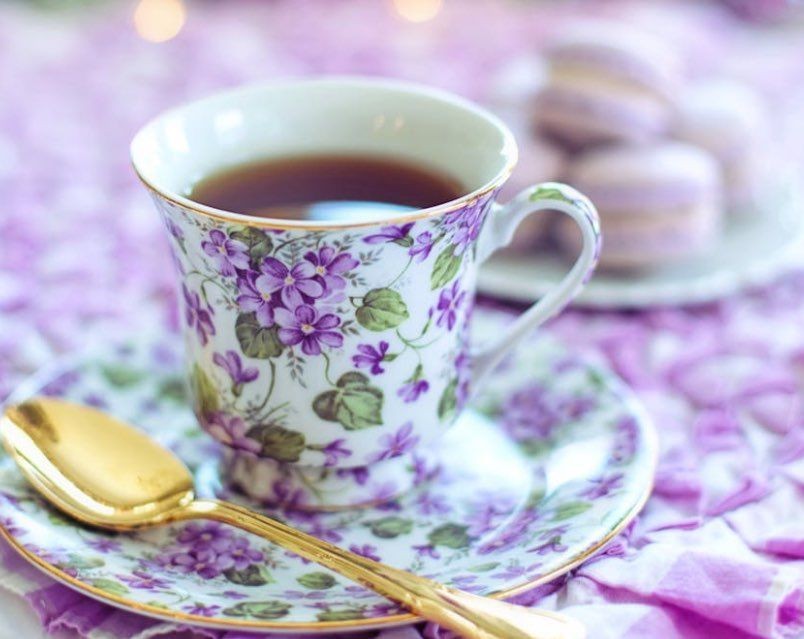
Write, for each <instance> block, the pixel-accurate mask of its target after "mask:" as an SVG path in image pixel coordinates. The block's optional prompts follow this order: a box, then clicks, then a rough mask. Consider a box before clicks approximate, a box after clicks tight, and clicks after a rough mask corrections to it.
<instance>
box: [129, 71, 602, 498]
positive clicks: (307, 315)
mask: <svg viewBox="0 0 804 639" xmlns="http://www.w3.org/2000/svg"><path fill="white" fill-rule="evenodd" d="M131 149H132V160H133V164H134V167H135V169H136V171H137V173H138V174H139V176H140V178H141V180H142V181H143V182H144V184H145V185H146V187H148V189H149V190H150V191H151V194H152V196H153V199H154V202H155V203H156V206H157V208H158V209H159V211H160V213H161V214H162V216H163V218H164V221H165V223H166V226H167V229H168V232H169V234H170V241H171V246H172V250H173V253H174V256H175V263H176V266H177V269H178V274H179V282H180V294H179V299H180V304H181V318H182V322H183V324H184V336H185V342H186V353H187V369H188V372H189V379H190V389H191V395H192V399H193V405H194V410H195V413H196V415H197V416H198V419H199V422H200V424H201V426H202V427H203V428H204V430H206V432H207V433H209V434H210V435H212V436H213V437H214V438H215V439H217V440H218V441H219V442H221V443H222V444H223V446H224V450H225V455H224V472H225V474H226V476H227V477H228V480H229V481H230V482H231V483H232V484H233V485H234V486H236V487H238V488H239V489H241V490H243V491H244V492H246V493H247V494H249V495H250V496H252V497H256V498H258V499H260V500H262V501H263V502H266V503H280V504H286V505H287V504H291V505H293V506H296V507H306V508H324V509H326V508H332V507H342V506H354V505H358V504H365V503H376V502H377V501H380V500H384V499H387V498H390V497H392V496H394V495H396V494H397V493H399V492H401V491H403V490H405V489H407V488H408V487H409V486H410V485H411V484H413V483H414V482H416V481H421V480H422V478H423V477H424V476H426V474H427V473H426V472H425V471H423V469H422V462H421V459H420V458H419V457H418V451H421V450H422V449H423V447H428V448H429V447H430V446H429V445H430V444H432V442H433V441H434V440H435V439H437V438H438V437H439V436H440V435H441V434H442V433H444V431H445V430H446V429H447V428H448V427H449V426H450V425H451V424H452V423H453V422H454V421H455V418H456V417H457V416H458V415H459V414H460V412H461V410H462V409H463V408H464V406H465V405H466V403H467V400H468V399H469V398H470V397H471V395H472V392H473V389H475V388H477V387H478V384H479V382H480V381H481V380H482V379H483V377H484V376H486V375H488V374H489V373H490V371H491V370H492V369H493V368H494V366H495V365H496V364H497V363H498V362H499V361H500V360H501V358H503V356H504V355H505V354H506V353H507V352H508V351H510V350H511V349H512V348H514V347H515V346H516V344H517V343H518V342H519V341H520V340H521V339H522V337H523V336H525V335H526V334H527V333H529V332H530V331H531V330H532V329H533V328H535V327H536V326H538V325H539V324H541V323H542V322H544V321H545V320H546V319H548V318H549V317H551V316H552V315H554V314H556V313H557V312H559V311H560V310H561V309H562V308H563V307H564V306H565V305H566V304H567V303H568V302H569V301H570V300H571V299H572V298H573V297H574V296H575V295H576V294H577V293H578V292H579V290H580V289H581V287H582V286H583V284H584V283H585V281H586V280H587V278H588V277H589V276H590V274H591V273H592V270H593V269H594V266H595V264H596V261H597V256H598V251H599V244H600V235H599V225H598V218H597V213H596V212H595V209H594V207H593V206H592V205H591V203H590V202H589V201H588V200H587V199H586V198H585V197H584V196H583V195H581V194H580V193H578V192H577V191H575V190H574V189H572V188H570V187H569V186H566V185H563V184H558V183H545V184H538V185H534V186H532V187H530V188H527V189H525V190H524V191H522V192H521V193H520V194H519V195H517V196H516V197H515V198H513V200H511V201H510V202H508V203H506V204H498V203H496V202H495V201H494V200H495V195H496V193H497V191H498V190H499V189H500V187H501V186H502V185H503V183H504V182H505V181H506V179H507V178H508V176H509V175H510V173H511V170H512V169H513V167H514V164H515V163H516V160H517V147H516V144H515V142H514V139H513V136H512V134H511V132H510V131H509V129H508V128H507V127H506V126H505V125H504V124H503V123H502V122H501V121H500V120H498V119H497V118H496V117H495V116H494V115H492V114H490V113H488V112H486V111H484V110H483V109H481V108H480V107H478V106H475V105H474V104H472V103H470V102H467V101H465V100H463V99H461V98H459V97H457V96H454V95H450V94H448V93H444V92H442V91H438V90H434V89H430V88H426V87H422V86H416V85H410V84H405V83H401V82H396V81H389V80H376V79H360V78H331V79H312V80H301V81H288V82H283V83H277V84H269V85H265V86H254V87H246V88H242V89H237V90H233V91H229V92H226V93H221V94H219V95H215V96H212V97H210V98H207V99H204V100H200V101H198V102H194V103H191V104H188V105H186V106H182V107H179V108H177V109H174V110H172V111H168V112H167V113H165V114H163V115H161V116H159V117H157V118H156V119H155V120H153V121H152V122H151V123H149V124H147V125H146V126H145V127H144V128H143V129H142V130H141V131H140V132H139V133H138V134H137V136H136V137H135V138H134V141H133V143H132V147H131ZM316 153H327V154H333V153H337V154H347V153H357V154H361V155H369V154H378V155H382V156H386V157H388V156H390V157H395V158H398V159H405V160H407V161H413V162H414V163H420V164H421V165H423V166H431V167H434V168H437V169H439V170H441V171H442V172H443V173H445V174H448V175H452V176H455V177H456V178H458V179H459V180H460V182H461V183H462V184H464V185H466V192H465V194H464V195H462V196H461V197H459V198H458V199H456V200H453V201H451V202H444V203H443V204H440V205H438V206H434V207H431V208H427V209H422V210H419V211H415V212H414V213H412V214H405V215H399V216H396V217H389V218H388V219H384V220H381V221H374V222H366V221H361V222H352V221H343V222H315V221H304V220H298V221H297V220H274V219H267V218H261V217H251V216H247V215H241V214H237V213H232V212H227V211H223V210H217V209H214V208H210V207H208V206H204V205H201V204H198V203H196V202H193V201H192V200H190V199H188V197H187V194H188V193H189V190H190V187H191V185H192V184H193V183H194V182H195V181H196V180H198V179H199V178H200V177H203V176H206V175H209V174H211V173H214V172H216V171H218V170H220V169H223V168H227V167H231V166H235V165H238V164H241V163H244V162H248V161H252V160H257V159H264V158H271V157H283V156H288V155H293V156H298V155H302V154H316ZM548 209H549V210H557V211H561V212H563V213H566V214H567V215H569V216H570V217H571V218H572V219H573V220H574V221H575V222H576V223H577V225H578V227H579V228H580V231H581V235H582V237H583V243H582V250H581V254H580V257H578V259H577V261H576V263H575V264H574V266H573V267H572V268H571V270H569V272H568V274H567V275H566V276H565V278H564V280H563V281H562V282H561V283H560V284H559V285H558V286H556V288H555V289H554V290H553V291H552V292H551V293H550V294H549V295H546V296H545V297H544V298H543V299H542V300H540V301H539V302H538V303H536V304H535V305H533V306H532V307H531V308H529V309H528V310H526V311H525V312H524V313H523V314H522V315H521V316H520V317H519V318H518V319H516V320H515V321H514V322H513V323H512V324H511V326H510V327H509V328H508V329H507V330H506V331H505V333H504V334H502V335H499V336H496V337H495V339H493V340H492V341H491V343H489V344H484V345H481V346H479V347H476V346H475V345H473V344H472V343H471V341H470V320H471V315H472V307H473V305H474V298H475V280H476V276H477V269H478V267H479V266H480V264H482V262H483V261H484V260H485V259H486V258H487V257H488V256H489V255H491V253H493V252H494V251H495V250H496V249H497V248H500V247H502V246H504V245H505V244H507V243H508V242H509V241H510V239H511V237H512V235H513V233H514V230H515V229H516V227H517V225H518V224H519V223H520V221H521V220H523V218H525V217H526V216H527V215H529V214H532V213H535V212H537V211H543V210H548ZM305 281H307V283H305ZM310 281H314V282H315V284H316V285H315V286H309V282H310ZM285 288H287V289H288V290H287V291H285V293H287V294H282V293H283V290H284V289H285ZM305 290H306V293H305ZM294 291H296V292H301V293H303V294H302V295H295V294H293V293H294ZM311 291H314V292H315V294H314V295H312V296H311V295H310V294H309V293H310V292H311ZM322 291H323V292H322Z"/></svg>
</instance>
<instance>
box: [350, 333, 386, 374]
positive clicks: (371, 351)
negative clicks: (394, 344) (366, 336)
mask: <svg viewBox="0 0 804 639" xmlns="http://www.w3.org/2000/svg"><path fill="white" fill-rule="evenodd" d="M388 347H389V344H388V342H386V341H385V340H380V343H379V344H377V347H376V348H374V347H373V346H372V345H371V344H358V345H357V355H353V356H352V363H353V364H354V365H355V367H357V368H358V369H360V368H368V369H369V370H370V371H371V374H372V375H380V374H382V373H384V372H385V369H384V368H383V367H382V362H383V360H384V359H385V356H386V354H387V353H388Z"/></svg>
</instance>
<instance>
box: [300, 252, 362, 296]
mask: <svg viewBox="0 0 804 639" xmlns="http://www.w3.org/2000/svg"><path fill="white" fill-rule="evenodd" d="M304 259H305V260H307V261H308V262H310V264H312V265H313V267H314V269H315V277H316V278H318V279H319V281H320V282H321V284H322V285H323V287H324V291H326V292H327V293H332V292H334V291H341V290H343V289H344V288H346V280H345V279H344V277H343V274H344V273H347V272H349V271H351V270H352V269H355V268H357V267H358V266H359V265H360V262H358V261H357V260H356V259H355V258H353V257H352V256H351V254H349V253H338V251H337V250H336V249H334V248H332V247H331V246H322V247H321V248H320V249H318V251H317V252H316V251H309V252H308V253H306V254H305V256H304Z"/></svg>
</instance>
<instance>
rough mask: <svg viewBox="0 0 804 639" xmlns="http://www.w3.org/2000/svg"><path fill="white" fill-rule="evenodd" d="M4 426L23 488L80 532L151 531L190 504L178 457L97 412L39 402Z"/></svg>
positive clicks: (20, 407)
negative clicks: (83, 528)
mask: <svg viewBox="0 0 804 639" xmlns="http://www.w3.org/2000/svg"><path fill="white" fill-rule="evenodd" d="M1 424H2V425H0V429H1V430H2V436H3V442H4V444H5V447H6V449H7V450H8V452H9V454H10V455H11V456H12V457H13V458H14V459H15V460H16V461H17V464H18V465H19V467H20V470H22V472H23V474H24V475H25V477H26V478H27V479H28V481H29V482H31V484H32V485H33V486H34V487H35V488H36V490H38V491H39V492H40V493H41V494H42V495H44V497H45V498H46V499H47V500H48V501H49V502H50V503H52V504H53V505H55V506H56V507H58V508H60V509H61V510H63V511H64V512H66V513H67V514H68V515H70V516H71V517H74V518H75V519H78V520H79V521H81V522H83V523H85V524H89V525H91V526H98V527H101V528H113V529H114V530H131V529H134V528H141V527H143V526H151V525H156V524H159V523H162V522H164V521H167V520H170V519H171V518H175V514H176V513H177V512H178V511H180V510H181V509H182V508H184V507H185V506H187V505H189V504H190V503H192V502H193V500H194V499H195V493H194V489H193V478H192V476H191V475H190V472H189V471H188V469H187V467H186V466H185V465H184V464H183V463H182V462H181V460H180V459H179V458H178V457H176V456H175V455H174V454H173V453H172V452H170V451H169V450H168V449H167V448H164V447H163V446H160V445H159V444H158V443H157V442H155V441H154V440H153V439H151V438H150V437H148V436H147V435H145V434H143V433H142V432H140V431H138V430H137V429H135V428H132V427H131V426H128V425H126V424H124V423H123V422H121V421H119V420H117V419H115V418H113V417H111V416H109V415H106V414H105V413H102V412H101V411H98V410H95V409H92V408H88V407H85V406H81V405H78V404H72V403H69V402H64V401H61V400H56V399H49V398H38V399H36V400H32V401H27V402H24V403H21V404H17V405H16V406H11V407H9V408H8V409H6V413H5V415H4V417H3V420H2V423H1Z"/></svg>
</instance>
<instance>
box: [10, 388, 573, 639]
mask: <svg viewBox="0 0 804 639" xmlns="http://www.w3.org/2000/svg"><path fill="white" fill-rule="evenodd" d="M0 434H2V437H3V442H4V443H5V446H6V448H7V449H8V451H9V453H10V454H11V455H12V456H13V458H14V459H15V460H16V462H17V464H18V465H19V467H20V469H21V470H22V472H23V474H24V475H25V476H26V477H27V478H28V481H30V482H31V484H32V485H33V486H34V488H36V490H38V491H39V492H40V493H41V494H42V495H43V496H44V497H45V499H47V500H48V501H49V502H50V503H52V504H53V505H54V506H56V507H57V508H59V509H60V510H62V511H64V512H65V513H67V514H68V515H70V516H71V517H74V518H75V519H78V520H79V521H82V522H84V523H86V524H89V525H92V526H97V527H99V528H108V529H111V530H134V529H136V528H143V527H147V526H157V525H160V524H166V523H168V522H174V521H183V520H188V519H214V520H216V521H220V522H224V523H226V524H231V525H233V526H237V527H238V528H242V529H243V530H246V531H248V532H250V533H254V534H255V535H260V536H261V537H264V538H265V539H267V540H269V541H271V542H273V543H275V544H277V545H279V546H281V547H283V548H286V549H287V550H291V551H293V552H294V553H296V554H297V555H300V556H302V557H304V558H305V559H309V560H311V561H314V562H316V563H319V564H321V565H322V566H326V567H327V568H329V569H330V570H334V571H335V572H337V573H340V574H341V575H344V576H345V577H348V578H349V579H352V580H354V581H356V582H358V583H360V584H362V585H363V586H366V587H367V588H370V589H371V590H374V591H375V592H378V593H379V594H381V595H383V596H384V597H387V598H388V599H392V600H394V601H396V602H398V603H400V604H401V605H402V606H404V607H405V608H407V609H408V610H410V611H411V612H414V613H416V614H418V615H421V616H422V617H424V618H425V619H428V620H430V621H434V622H436V623H438V624H439V625H441V626H443V627H445V628H449V629H450V630H453V631H454V632H456V633H458V634H459V635H461V636H463V637H465V638H466V639H583V637H585V636H586V631H585V629H584V627H583V625H582V624H581V623H580V622H579V621H577V620H575V619H572V618H569V617H565V616H563V615H559V614H556V613H554V612H548V611H542V610H533V609H528V608H523V607H521V606H515V605H513V604H508V603H505V602H503V601H497V600H494V599H487V598H485V597H478V596H476V595H470V594H468V593H465V592H462V591H460V590H455V589H453V588H449V587H447V586H445V585H443V584H440V583H437V582H435V581H431V580H429V579H424V578H423V577H418V576H416V575H413V574H411V573H409V572H405V571H403V570H399V569H397V568H392V567H391V566H386V565H385V564H381V563H378V562H375V561H372V560H370V559H366V558H364V557H360V556H359V555H355V554H353V553H351V552H348V551H346V550H343V549H341V548H338V547H337V546H333V545H332V544H330V543H327V542H325V541H321V540H320V539H316V538H315V537H312V536H311V535H308V534H306V533H303V532H301V531H299V530H296V529H294V528H291V527H290V526H288V525H286V524H283V523H281V522H278V521H276V520H274V519H270V518H268V517H265V516H263V515H259V514H257V513H255V512H252V511H250V510H247V509H246V508H242V507H241V506H237V505H235V504H232V503H228V502H224V501H213V500H206V499H196V498H195V494H194V490H193V480H192V476H191V475H190V472H189V471H188V470H187V468H186V467H185V466H184V464H183V463H182V462H181V461H180V460H179V459H178V458H177V457H176V456H174V455H173V453H171V452H170V451H168V450H167V449H165V448H163V447H162V446H160V445H159V444H157V443H156V442H155V441H153V440H152V439H150V438H149V437H148V436H147V435H145V434H144V433H142V432H140V431H138V430H136V429H135V428H132V427H131V426H128V425H126V424H124V423H123V422H120V421H118V420H116V419H114V418H112V417H110V416H109V415H107V414H105V413H102V412H101V411H98V410H95V409H93V408H89V407H86V406H81V405H78V404H72V403H69V402H65V401H61V400H56V399H50V398H36V399H32V400H29V401H26V402H23V403H21V404H18V405H16V406H10V407H8V408H7V409H6V410H5V414H4V415H3V418H2V421H0Z"/></svg>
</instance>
